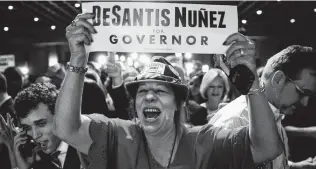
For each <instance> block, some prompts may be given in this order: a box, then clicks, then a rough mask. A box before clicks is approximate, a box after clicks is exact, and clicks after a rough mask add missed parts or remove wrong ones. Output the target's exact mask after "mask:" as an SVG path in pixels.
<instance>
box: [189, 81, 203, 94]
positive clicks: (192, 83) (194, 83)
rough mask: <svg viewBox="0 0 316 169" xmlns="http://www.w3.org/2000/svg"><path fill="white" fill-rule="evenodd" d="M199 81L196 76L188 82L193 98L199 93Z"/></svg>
mask: <svg viewBox="0 0 316 169" xmlns="http://www.w3.org/2000/svg"><path fill="white" fill-rule="evenodd" d="M200 86H201V79H200V78H199V77H198V76H193V77H192V79H191V80H190V82H189V89H190V92H191V94H192V95H193V96H196V95H198V94H199V93H200Z"/></svg>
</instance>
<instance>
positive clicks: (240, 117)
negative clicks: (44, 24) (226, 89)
mask: <svg viewBox="0 0 316 169" xmlns="http://www.w3.org/2000/svg"><path fill="white" fill-rule="evenodd" d="M269 105H270V107H271V110H272V112H273V114H274V117H275V122H276V125H277V128H278V132H279V135H280V137H281V139H282V141H283V145H284V147H283V149H284V152H283V153H282V154H281V155H280V156H279V157H277V158H276V159H275V160H273V169H283V168H287V167H288V166H287V165H285V164H287V158H288V157H289V147H288V138H287V136H286V133H285V130H284V128H283V126H282V124H281V120H282V119H283V118H284V115H283V114H281V113H280V111H279V110H278V109H277V108H276V107H274V106H273V105H272V104H270V103H269ZM248 112H249V110H248V106H247V100H246V97H245V96H240V97H238V98H237V99H235V100H234V101H232V102H230V103H229V104H227V105H226V106H225V107H223V108H221V109H220V110H219V111H218V112H217V113H216V114H215V115H214V116H213V117H212V118H211V119H210V120H209V124H212V125H214V126H217V127H225V128H228V129H234V128H238V127H241V126H248V125H249V116H248Z"/></svg>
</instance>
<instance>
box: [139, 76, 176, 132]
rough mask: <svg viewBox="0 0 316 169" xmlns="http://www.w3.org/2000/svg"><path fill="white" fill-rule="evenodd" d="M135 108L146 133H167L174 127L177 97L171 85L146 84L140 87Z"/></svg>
mask: <svg viewBox="0 0 316 169" xmlns="http://www.w3.org/2000/svg"><path fill="white" fill-rule="evenodd" d="M135 107H136V111H137V115H138V118H139V120H140V122H141V125H142V127H143V129H144V131H145V132H147V133H150V134H157V133H165V132H166V131H167V130H168V129H170V128H172V126H173V125H174V114H175V110H176V100H175V95H174V92H173V90H172V87H171V86H170V85H167V84H164V83H159V82H145V83H141V84H140V85H139V87H138V91H137V94H136V100H135Z"/></svg>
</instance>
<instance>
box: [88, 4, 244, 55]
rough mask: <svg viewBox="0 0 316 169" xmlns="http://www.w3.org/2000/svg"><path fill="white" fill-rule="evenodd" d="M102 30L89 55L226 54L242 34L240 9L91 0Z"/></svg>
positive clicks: (95, 19) (95, 22)
mask: <svg viewBox="0 0 316 169" xmlns="http://www.w3.org/2000/svg"><path fill="white" fill-rule="evenodd" d="M82 11H83V13H86V12H89V13H94V14H95V17H94V19H92V20H89V21H90V22H91V23H92V24H93V25H94V27H95V29H96V30H97V32H98V33H97V34H92V36H93V41H94V42H93V43H92V44H91V45H87V46H86V49H87V51H88V52H91V51H112V52H144V53H184V52H190V53H213V54H223V53H224V52H225V50H226V49H227V46H223V45H222V44H223V42H224V41H225V39H226V38H227V37H228V36H229V35H230V34H232V33H235V32H237V31H238V13H237V7H236V6H228V5H202V4H178V3H154V2H86V3H82Z"/></svg>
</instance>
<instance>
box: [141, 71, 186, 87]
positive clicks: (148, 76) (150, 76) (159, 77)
mask: <svg viewBox="0 0 316 169" xmlns="http://www.w3.org/2000/svg"><path fill="white" fill-rule="evenodd" d="M147 79H153V80H160V81H165V82H169V83H177V84H181V80H180V79H176V78H173V77H170V76H164V75H162V74H158V73H147V74H142V75H139V76H137V77H136V79H135V80H136V81H137V80H147Z"/></svg>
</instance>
